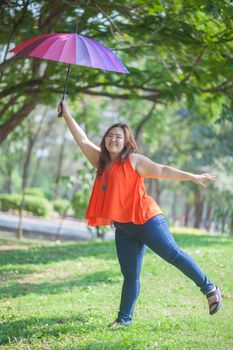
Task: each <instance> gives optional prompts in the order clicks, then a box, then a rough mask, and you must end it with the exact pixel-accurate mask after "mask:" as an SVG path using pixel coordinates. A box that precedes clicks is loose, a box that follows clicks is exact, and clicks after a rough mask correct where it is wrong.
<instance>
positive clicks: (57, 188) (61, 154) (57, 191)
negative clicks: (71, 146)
mask: <svg viewBox="0 0 233 350" xmlns="http://www.w3.org/2000/svg"><path fill="white" fill-rule="evenodd" d="M65 144H66V138H65V133H64V134H63V140H62V144H61V147H60V152H59V156H58V166H57V173H56V180H55V189H54V199H57V198H59V194H60V184H61V173H62V163H63V160H64V151H65Z"/></svg>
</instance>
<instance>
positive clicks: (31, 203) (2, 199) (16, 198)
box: [0, 193, 51, 217]
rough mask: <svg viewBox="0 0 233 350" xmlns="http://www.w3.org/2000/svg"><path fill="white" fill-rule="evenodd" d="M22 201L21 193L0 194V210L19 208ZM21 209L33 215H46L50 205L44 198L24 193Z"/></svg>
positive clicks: (49, 210)
mask: <svg viewBox="0 0 233 350" xmlns="http://www.w3.org/2000/svg"><path fill="white" fill-rule="evenodd" d="M21 201H22V195H21V194H12V193H10V194H0V203H1V210H2V211H8V210H10V209H13V210H19V208H20V205H21ZM23 210H25V211H27V212H29V213H32V214H33V215H35V216H42V217H46V216H49V214H50V212H51V205H50V203H49V201H48V200H47V199H46V198H43V197H40V196H33V195H28V194H26V195H25V198H24V206H23Z"/></svg>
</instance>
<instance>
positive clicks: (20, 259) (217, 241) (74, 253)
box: [0, 234, 233, 266]
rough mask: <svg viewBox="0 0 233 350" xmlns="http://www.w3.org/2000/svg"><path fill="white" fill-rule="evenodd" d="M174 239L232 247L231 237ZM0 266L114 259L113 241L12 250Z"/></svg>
mask: <svg viewBox="0 0 233 350" xmlns="http://www.w3.org/2000/svg"><path fill="white" fill-rule="evenodd" d="M174 238H175V240H176V242H177V243H178V245H180V246H181V247H211V246H214V245H215V246H226V247H227V246H232V247H233V239H232V238H231V237H219V236H208V235H195V234H193V235H192V234H175V235H174ZM0 253H1V254H0V265H1V266H3V265H8V264H10V265H14V264H18V265H21V264H48V263H50V262H59V261H62V260H75V259H78V258H80V257H97V258H99V259H105V260H106V259H116V253H115V246H114V242H113V241H104V242H96V241H95V242H81V243H65V244H62V245H54V246H49V247H46V246H35V247H31V248H29V249H27V250H22V249H12V250H7V251H4V250H3V251H1V247H0Z"/></svg>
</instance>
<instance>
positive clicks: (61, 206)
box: [52, 199, 71, 215]
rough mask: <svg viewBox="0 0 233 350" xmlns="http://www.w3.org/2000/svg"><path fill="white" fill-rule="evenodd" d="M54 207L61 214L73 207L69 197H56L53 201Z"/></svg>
mask: <svg viewBox="0 0 233 350" xmlns="http://www.w3.org/2000/svg"><path fill="white" fill-rule="evenodd" d="M52 204H53V209H54V211H56V212H57V213H58V214H59V215H63V214H64V213H65V211H67V210H68V209H70V208H71V203H70V201H68V200H67V199H56V200H54V201H53V202H52Z"/></svg>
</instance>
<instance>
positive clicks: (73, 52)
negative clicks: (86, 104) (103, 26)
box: [10, 33, 128, 117]
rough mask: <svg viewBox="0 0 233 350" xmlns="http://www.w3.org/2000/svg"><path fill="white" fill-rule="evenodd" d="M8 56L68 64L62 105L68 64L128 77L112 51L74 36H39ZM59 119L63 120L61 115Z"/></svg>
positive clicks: (20, 45) (65, 88)
mask: <svg viewBox="0 0 233 350" xmlns="http://www.w3.org/2000/svg"><path fill="white" fill-rule="evenodd" d="M10 52H11V53H12V54H13V55H14V56H15V55H16V56H22V57H36V58H41V59H47V60H52V61H58V62H64V63H68V64H69V65H68V69H67V74H66V80H65V86H64V91H63V96H62V101H63V100H64V98H65V95H66V90H67V82H68V78H69V74H70V65H71V64H75V65H80V66H87V67H92V68H99V69H103V70H106V71H113V72H118V73H128V70H127V69H126V67H125V66H124V65H123V64H122V62H121V61H120V59H119V58H118V57H117V56H116V55H115V54H114V53H113V51H112V50H111V49H109V48H107V47H106V46H104V45H102V44H100V43H98V42H97V41H94V40H91V39H90V38H87V37H85V36H83V35H80V34H77V33H72V34H59V33H56V34H44V35H39V36H36V37H34V38H31V39H28V40H26V41H24V42H22V43H21V44H19V45H17V46H16V47H14V48H13V49H11V50H10ZM58 116H59V117H62V112H60V113H59V115H58Z"/></svg>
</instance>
